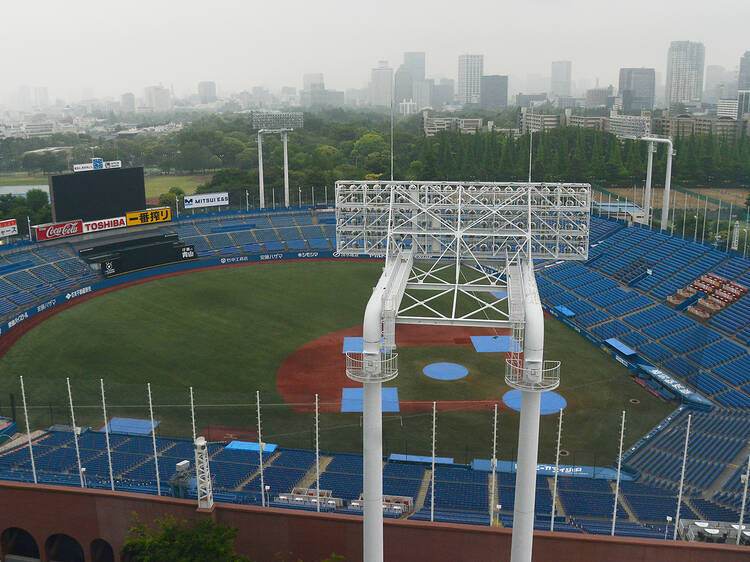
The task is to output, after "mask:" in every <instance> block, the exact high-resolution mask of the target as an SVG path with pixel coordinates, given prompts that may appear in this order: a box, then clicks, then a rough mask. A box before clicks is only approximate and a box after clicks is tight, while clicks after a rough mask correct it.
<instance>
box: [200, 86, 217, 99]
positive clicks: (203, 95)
mask: <svg viewBox="0 0 750 562" xmlns="http://www.w3.org/2000/svg"><path fill="white" fill-rule="evenodd" d="M198 97H199V98H200V100H201V103H213V102H215V101H216V82H198Z"/></svg>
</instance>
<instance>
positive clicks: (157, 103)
mask: <svg viewBox="0 0 750 562" xmlns="http://www.w3.org/2000/svg"><path fill="white" fill-rule="evenodd" d="M143 98H144V100H145V102H146V107H150V108H151V109H152V110H154V111H171V109H172V95H171V94H170V92H169V89H168V88H164V87H163V86H149V87H148V88H146V89H145V90H144V93H143Z"/></svg>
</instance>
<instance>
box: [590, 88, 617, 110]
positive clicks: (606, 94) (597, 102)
mask: <svg viewBox="0 0 750 562" xmlns="http://www.w3.org/2000/svg"><path fill="white" fill-rule="evenodd" d="M612 94H613V92H612V86H609V87H608V88H591V89H590V90H586V107H587V108H589V109H593V108H596V107H607V105H608V103H609V101H610V100H611V99H612Z"/></svg>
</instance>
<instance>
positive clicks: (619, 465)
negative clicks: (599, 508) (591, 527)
mask: <svg viewBox="0 0 750 562" xmlns="http://www.w3.org/2000/svg"><path fill="white" fill-rule="evenodd" d="M624 438H625V410H623V411H622V422H621V424H620V454H619V455H618V456H617V482H616V483H615V505H614V507H613V508H612V532H611V533H610V535H611V536H613V537H614V536H615V524H616V522H617V501H618V497H619V495H620V471H621V469H622V441H623V439H624Z"/></svg>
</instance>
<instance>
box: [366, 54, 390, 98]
mask: <svg viewBox="0 0 750 562" xmlns="http://www.w3.org/2000/svg"><path fill="white" fill-rule="evenodd" d="M392 89H393V69H392V68H391V67H390V66H388V61H385V60H381V61H380V63H379V64H378V66H377V68H373V69H372V72H371V74H370V105H374V106H376V107H390V106H391V91H392Z"/></svg>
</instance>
